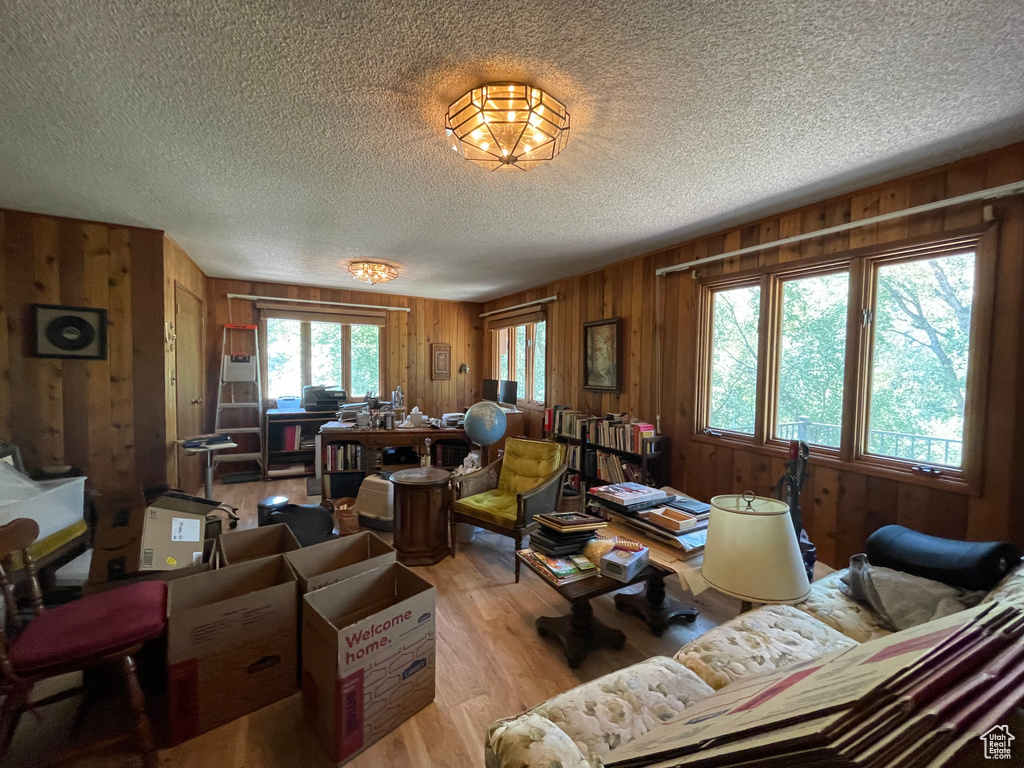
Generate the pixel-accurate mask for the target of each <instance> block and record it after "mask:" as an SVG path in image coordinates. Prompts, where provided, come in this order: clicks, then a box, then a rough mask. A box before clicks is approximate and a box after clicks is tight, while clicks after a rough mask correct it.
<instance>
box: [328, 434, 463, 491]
mask: <svg viewBox="0 0 1024 768" xmlns="http://www.w3.org/2000/svg"><path fill="white" fill-rule="evenodd" d="M428 440H429V442H428ZM320 443H321V445H320V451H321V453H320V457H319V461H320V462H321V472H322V476H323V496H324V498H325V499H337V498H342V497H345V496H355V495H356V494H357V493H358V492H359V486H360V485H361V484H362V482H363V478H365V477H366V476H367V475H369V474H373V473H376V472H381V471H391V472H395V471H398V470H400V469H408V468H410V467H418V466H420V462H419V457H420V456H422V455H427V456H429V457H430V460H431V465H432V466H435V467H441V468H443V469H454V468H455V467H457V466H458V465H459V464H461V463H462V459H463V458H465V456H466V454H468V453H469V451H470V449H471V447H472V446H471V444H470V442H469V440H468V439H467V438H466V433H465V431H464V430H462V429H430V428H423V429H354V428H351V427H343V426H342V425H340V424H338V423H337V422H332V423H331V424H328V425H327V426H326V427H325V428H324V429H323V430H321V432H320ZM388 449H396V453H395V455H394V456H393V457H389V456H387V455H386V454H387V453H388ZM403 453H405V454H406V456H405V457H404V458H403V456H402V454H403ZM392 462H396V463H392ZM406 462H407V463H406Z"/></svg>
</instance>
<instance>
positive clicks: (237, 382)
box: [213, 323, 266, 476]
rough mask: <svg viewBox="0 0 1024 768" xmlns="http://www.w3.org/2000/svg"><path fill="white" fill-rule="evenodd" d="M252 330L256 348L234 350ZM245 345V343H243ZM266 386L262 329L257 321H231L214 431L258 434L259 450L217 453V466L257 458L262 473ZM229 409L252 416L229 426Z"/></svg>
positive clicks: (227, 327)
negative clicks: (262, 367) (262, 379)
mask: <svg viewBox="0 0 1024 768" xmlns="http://www.w3.org/2000/svg"><path fill="white" fill-rule="evenodd" d="M250 334H251V343H252V349H253V352H252V353H249V352H237V351H234V350H235V349H236V348H237V347H236V346H235V345H236V344H238V343H239V342H240V341H241V339H240V338H239V336H241V337H242V338H244V339H245V340H246V341H247V342H248V341H249V336H250ZM243 348H244V347H243ZM262 392H263V388H262V387H261V382H260V344H259V332H258V330H257V328H256V326H255V325H248V324H241V323H227V324H225V325H224V335H223V339H222V341H221V362H220V382H219V383H218V385H217V416H216V418H215V420H214V426H213V431H214V432H216V433H217V434H218V435H245V434H252V435H256V436H257V437H256V450H255V451H244V452H240V453H218V454H217V455H216V456H215V457H214V466H219V465H221V464H233V463H237V462H240V461H255V462H256V463H257V464H259V467H260V475H261V476H263V475H264V473H265V471H266V467H264V466H263V426H262V421H263V409H262V407H261V397H262V394H261V393H262ZM226 411H246V412H248V413H250V414H251V417H250V418H247V419H245V420H244V421H245V422H246V423H245V424H244V425H243V426H240V427H226V426H224V423H223V415H224V413H225V412H226Z"/></svg>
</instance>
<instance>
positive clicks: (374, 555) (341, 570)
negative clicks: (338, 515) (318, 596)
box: [284, 532, 395, 594]
mask: <svg viewBox="0 0 1024 768" xmlns="http://www.w3.org/2000/svg"><path fill="white" fill-rule="evenodd" d="M284 557H285V560H287V561H288V563H289V564H290V565H291V567H292V570H294V571H295V576H296V577H297V578H298V580H299V592H301V593H302V594H305V593H307V592H313V591H314V590H317V589H322V588H323V587H327V586H330V585H331V584H335V583H337V582H339V581H344V580H345V579H349V578H351V577H353V576H358V575H359V574H361V573H365V572H366V571H372V570H373V569H375V568H383V567H385V566H388V565H391V564H392V563H393V562H395V548H394V547H392V546H391V545H390V544H388V543H387V542H386V541H384V540H383V539H381V538H379V537H377V536H374V535H373V534H372V533H366V532H364V533H357V534H354V535H352V536H343V537H342V538H340V539H333V540H331V541H324V542H322V543H320V544H314V545H313V546H311V547H306V548H304V549H298V550H295V551H294V552H289V553H287V554H286V555H285V556H284Z"/></svg>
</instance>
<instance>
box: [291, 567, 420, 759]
mask: <svg viewBox="0 0 1024 768" xmlns="http://www.w3.org/2000/svg"><path fill="white" fill-rule="evenodd" d="M303 601H304V605H303V608H302V620H303V622H302V657H303V672H302V702H303V710H304V712H305V715H306V719H307V720H308V722H309V723H310V724H311V725H312V726H313V729H314V730H315V731H316V733H317V736H318V737H319V738H320V740H321V742H322V743H323V744H324V746H325V747H326V748H327V751H328V754H329V755H330V756H331V758H332V759H333V760H334V761H335V763H336V764H339V765H340V764H341V763H344V762H347V761H348V760H349V759H351V758H352V757H353V756H355V755H357V754H358V753H360V752H362V751H363V750H364V749H366V748H367V747H369V746H370V745H371V744H373V743H374V742H376V741H377V740H379V739H380V738H381V737H382V736H384V735H386V734H387V733H390V732H391V731H392V730H394V729H395V728H396V727H398V725H399V724H400V723H402V722H403V721H404V720H406V719H408V718H409V717H411V716H412V715H413V714H415V713H416V712H418V711H419V710H421V709H423V708H424V707H425V706H427V705H428V704H430V702H432V701H433V700H434V671H435V665H434V642H435V638H434V633H435V621H434V611H435V602H436V593H435V590H434V587H433V586H431V585H430V583H429V582H427V581H424V580H423V579H422V578H420V577H419V576H417V575H416V574H414V573H413V572H412V571H410V570H409V569H408V568H406V567H405V566H404V565H401V564H399V563H395V564H393V565H390V566H388V567H387V568H379V569H376V570H372V571H366V572H365V573H362V574H360V575H358V576H353V577H352V578H349V579H346V580H345V581H343V582H339V583H337V584H332V585H331V586H329V587H325V588H324V589H318V590H316V591H315V592H310V593H309V594H307V595H306V596H305V597H304V598H303Z"/></svg>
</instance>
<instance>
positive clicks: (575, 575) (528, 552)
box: [516, 548, 596, 587]
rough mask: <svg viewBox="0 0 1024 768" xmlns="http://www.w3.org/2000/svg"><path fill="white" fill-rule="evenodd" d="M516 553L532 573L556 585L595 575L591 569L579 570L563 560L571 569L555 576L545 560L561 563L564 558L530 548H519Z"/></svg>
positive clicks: (566, 569)
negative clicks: (553, 556)
mask: <svg viewBox="0 0 1024 768" xmlns="http://www.w3.org/2000/svg"><path fill="white" fill-rule="evenodd" d="M516 554H518V555H519V556H520V557H521V558H522V559H523V561H524V562H526V564H527V565H529V566H530V568H531V570H532V571H533V572H534V573H536V574H538V575H539V576H541V577H543V578H544V579H546V580H547V581H549V582H551V583H552V584H554V585H555V586H556V587H560V586H563V585H565V584H572V583H573V582H574V581H582V580H583V579H589V578H590V577H591V576H594V575H596V574H595V573H594V572H593V571H590V570H588V571H581V570H580V569H579V568H577V567H576V566H575V565H573V564H572V563H571V562H570V561H568V560H565V563H567V564H568V566H569V568H571V569H572V570H571V572H568V573H567V575H565V576H557V575H555V573H554V571H552V570H551V566H550V565H549V564H548V563H547V562H546V561H547V560H552V561H556V562H559V563H561V562H562V561H563V560H564V558H549V557H547V556H545V555H540V554H538V553H536V552H534V551H533V550H532V549H530V548H527V549H520V550H519V551H518V552H517V553H516ZM564 570H565V571H568V568H565V569H564Z"/></svg>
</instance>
